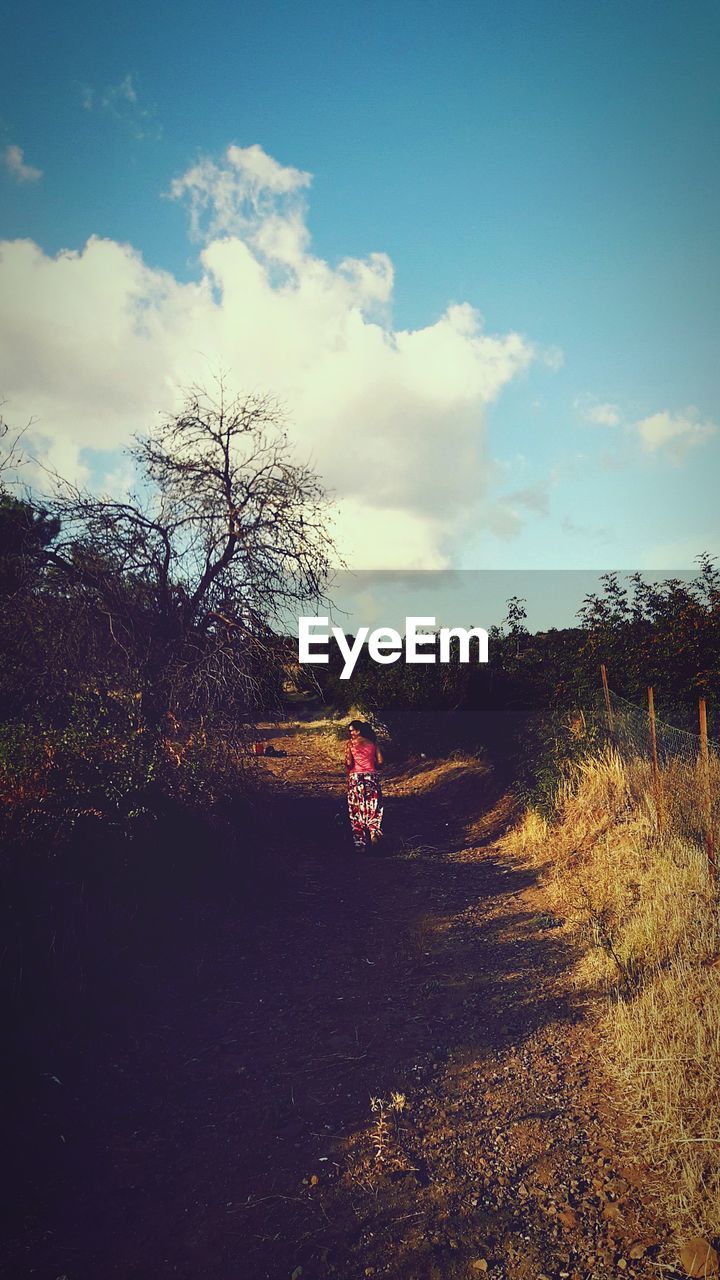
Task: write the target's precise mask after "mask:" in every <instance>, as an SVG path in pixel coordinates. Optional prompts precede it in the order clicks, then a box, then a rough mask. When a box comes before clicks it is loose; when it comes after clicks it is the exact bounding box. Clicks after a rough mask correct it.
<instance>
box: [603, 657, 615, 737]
mask: <svg viewBox="0 0 720 1280" xmlns="http://www.w3.org/2000/svg"><path fill="white" fill-rule="evenodd" d="M600 675H601V676H602V684H603V693H604V694H605V710H606V711H607V721H608V730H609V732H610V736H611V737H614V736H615V717H614V716H613V709H612V703H611V701H610V689H609V687H608V678H607V671H606V670H605V663H604V662H601V663H600Z"/></svg>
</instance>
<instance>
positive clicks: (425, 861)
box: [12, 724, 670, 1280]
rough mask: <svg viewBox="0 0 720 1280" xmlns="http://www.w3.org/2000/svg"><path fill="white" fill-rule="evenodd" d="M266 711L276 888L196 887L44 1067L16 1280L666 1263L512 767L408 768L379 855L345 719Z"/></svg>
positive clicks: (511, 1272) (390, 790)
mask: <svg viewBox="0 0 720 1280" xmlns="http://www.w3.org/2000/svg"><path fill="white" fill-rule="evenodd" d="M264 732H265V734H266V736H267V737H268V739H271V740H272V741H273V745H274V746H275V747H277V748H281V749H282V750H284V751H285V752H287V755H286V756H285V757H282V758H277V759H272V758H265V759H263V760H261V761H259V763H258V768H259V769H261V770H262V771H263V772H264V773H265V774H266V775H267V777H266V781H267V785H268V786H269V787H270V788H271V793H270V794H271V802H270V805H269V808H270V809H271V810H272V825H271V827H270V828H269V829H270V830H272V832H273V836H272V840H271V841H270V842H269V844H268V847H267V848H266V849H264V850H263V851H262V856H263V857H264V858H266V860H267V862H268V865H270V864H272V866H273V867H274V868H275V869H276V870H275V871H274V872H273V873H272V877H271V879H272V892H271V894H269V896H268V898H267V900H266V901H265V902H264V903H263V904H262V905H261V906H260V907H258V908H257V909H255V908H253V910H252V911H251V912H247V911H246V912H244V913H243V912H242V911H238V909H237V906H236V905H233V904H232V903H231V901H230V900H229V899H228V900H225V899H224V897H223V895H216V900H215V901H212V902H210V903H209V904H208V903H205V904H204V905H203V906H202V908H201V907H199V906H197V907H196V908H195V909H193V904H192V903H188V906H187V912H186V919H185V920H184V921H182V922H181V924H182V926H183V927H181V928H180V929H179V930H178V931H177V932H176V933H174V934H173V935H172V939H173V940H172V943H168V942H167V940H166V939H165V940H164V936H163V935H158V940H157V942H156V945H154V947H153V948H151V949H150V950H149V951H148V953H147V955H146V957H144V968H143V988H142V998H141V999H140V998H139V999H138V1000H137V1001H136V1002H135V1004H134V1005H133V1006H132V1010H131V1011H130V1012H127V1011H126V1013H125V1014H124V1015H123V1016H122V1017H121V1016H120V1015H119V1014H118V1017H117V1018H108V1019H107V1021H106V1023H105V1024H104V1026H103V1027H102V1028H100V1029H99V1030H98V1031H96V1032H95V1033H93V1036H92V1037H91V1038H90V1037H88V1036H87V1035H83V1033H82V1032H81V1031H80V1030H78V1032H77V1034H76V1036H75V1039H74V1041H73V1043H72V1044H70V1045H68V1046H67V1047H66V1048H65V1049H64V1050H62V1051H60V1050H59V1051H58V1059H57V1061H55V1060H53V1061H48V1062H47V1063H46V1064H45V1067H46V1071H45V1072H44V1073H43V1077H44V1078H43V1083H42V1090H43V1092H42V1099H41V1104H40V1105H39V1114H40V1115H41V1121H40V1125H39V1129H38V1124H37V1123H36V1124H35V1126H34V1128H33V1127H31V1128H30V1129H29V1130H28V1133H27V1135H26V1136H27V1142H26V1154H27V1163H28V1164H29V1165H30V1166H31V1169H30V1174H29V1176H30V1178H31V1181H33V1182H34V1196H35V1201H34V1210H33V1212H32V1213H31V1214H30V1215H29V1216H28V1217H27V1218H26V1220H25V1225H24V1228H23V1230H22V1231H20V1232H19V1233H18V1232H16V1237H15V1239H14V1240H13V1242H12V1249H13V1253H14V1260H13V1274H15V1275H21V1274H32V1275H36V1276H49V1277H52V1280H55V1278H56V1277H58V1276H64V1277H67V1280H86V1278H87V1280H95V1278H96V1277H100V1276H102V1277H103V1280H108V1278H109V1277H120V1278H122V1280H133V1278H135V1277H137V1278H141V1277H153V1278H156V1277H161V1276H177V1277H185V1278H187V1280H190V1278H191V1277H193V1278H195V1280H200V1278H205V1277H207V1278H208V1280H225V1278H226V1277H227V1278H228V1280H229V1278H230V1277H232V1278H233V1280H239V1278H240V1277H245V1278H250V1280H255V1278H256V1277H257V1278H258V1280H260V1278H262V1277H268V1278H269V1280H281V1278H287V1280H291V1278H292V1277H294V1280H319V1278H320V1277H325V1276H337V1277H341V1278H342V1280H354V1278H355V1277H366V1276H375V1277H380V1276H389V1277H398V1278H399V1280H401V1278H407V1280H410V1278H413V1280H415V1278H417V1280H432V1278H437V1280H440V1278H443V1280H445V1278H449V1277H472V1276H476V1275H479V1276H481V1275H483V1274H484V1275H488V1276H490V1277H498V1278H499V1277H507V1278H508V1280H519V1278H520V1277H535V1278H537V1280H540V1278H541V1277H543V1276H545V1277H550V1278H551V1280H556V1278H563V1280H564V1278H566V1277H571V1278H572V1280H585V1278H586V1277H593V1278H595V1277H598V1278H602V1277H606V1276H607V1277H610V1276H617V1275H619V1274H624V1275H627V1276H638V1277H640V1276H643V1277H644V1276H651V1275H652V1276H657V1275H658V1274H659V1271H658V1269H657V1259H658V1256H659V1254H660V1251H661V1247H662V1241H661V1239H660V1237H659V1235H658V1234H657V1228H656V1226H655V1225H654V1224H653V1221H652V1219H651V1217H650V1215H649V1211H648V1209H647V1207H646V1206H644V1204H643V1170H642V1168H641V1167H640V1165H639V1163H638V1162H637V1161H635V1160H633V1158H632V1155H629V1154H627V1153H624V1151H623V1146H622V1141H621V1134H622V1119H621V1117H620V1116H619V1115H618V1114H617V1112H616V1110H615V1108H614V1107H613V1105H612V1103H611V1102H610V1101H609V1100H608V1087H607V1083H606V1081H605V1079H604V1077H603V1073H602V1068H601V1065H600V1062H599V1056H600V1055H599V1052H598V1043H597V1039H596V1035H595V1032H594V1031H593V1008H592V1002H591V1000H590V998H589V997H584V996H583V995H582V994H581V993H580V992H579V991H578V989H577V988H576V987H575V986H573V982H572V968H573V963H574V957H573V954H572V953H571V951H570V950H569V948H568V945H567V943H565V942H564V941H562V940H561V939H560V936H559V934H558V931H557V930H556V929H555V928H554V925H555V923H556V922H555V921H554V920H553V919H552V917H551V916H549V915H548V914H547V908H546V906H545V904H544V899H543V891H542V887H541V883H540V881H541V875H542V868H538V867H537V866H530V865H523V864H522V863H521V862H520V861H518V860H517V859H512V858H510V856H509V855H507V854H506V853H505V852H504V850H503V846H502V841H501V835H502V832H503V830H504V829H505V828H506V827H507V825H508V823H509V822H510V821H511V819H512V806H511V802H510V800H509V799H508V797H507V796H506V795H504V794H503V791H502V788H501V786H500V785H499V783H498V782H497V780H496V779H495V777H494V775H493V771H492V769H491V767H490V766H489V765H486V764H483V763H482V762H480V761H478V760H473V759H463V758H457V759H450V760H448V761H444V762H442V763H437V762H434V763H433V762H428V761H424V760H420V761H418V762H416V764H415V765H414V766H413V767H412V768H407V769H403V770H401V769H399V768H396V769H393V768H391V769H390V770H389V771H388V775H387V777H386V781H385V786H386V792H387V814H386V828H387V839H386V846H385V847H384V848H383V851H382V853H380V854H379V855H378V856H373V857H369V856H368V857H364V858H363V857H360V856H357V855H355V854H354V853H353V852H352V848H351V844H350V839H349V829H348V828H347V817H346V812H345V807H344V779H343V777H342V772H341V765H340V762H341V747H340V744H339V742H338V739H337V734H336V732H335V730H334V729H333V727H332V726H330V725H327V724H317V725H315V726H312V725H311V726H307V725H306V726H289V725H288V726H281V727H276V728H272V727H268V728H267V729H266V730H265V731H264ZM551 856H552V851H551V850H548V857H551ZM273 877H274V878H273ZM663 1274H665V1275H668V1274H670V1270H669V1268H668V1269H666V1270H664V1272H663Z"/></svg>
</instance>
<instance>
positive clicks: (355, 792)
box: [348, 773, 383, 849]
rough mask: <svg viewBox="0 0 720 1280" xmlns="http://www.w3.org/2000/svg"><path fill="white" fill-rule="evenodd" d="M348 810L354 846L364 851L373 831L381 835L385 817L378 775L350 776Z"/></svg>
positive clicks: (353, 774)
mask: <svg viewBox="0 0 720 1280" xmlns="http://www.w3.org/2000/svg"><path fill="white" fill-rule="evenodd" d="M348 810H349V813H350V826H351V827H352V836H353V844H354V845H355V848H356V849H364V848H365V839H366V836H367V835H368V834H369V833H370V832H371V831H374V832H377V834H378V835H379V834H380V823H381V822H382V816H383V798H382V790H381V788H380V779H379V778H378V776H377V774H376V773H351V774H348Z"/></svg>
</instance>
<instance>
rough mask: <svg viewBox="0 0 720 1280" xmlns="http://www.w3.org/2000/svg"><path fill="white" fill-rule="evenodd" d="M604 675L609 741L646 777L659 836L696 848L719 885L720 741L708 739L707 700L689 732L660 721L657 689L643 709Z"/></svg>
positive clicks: (701, 705) (702, 700) (603, 670)
mask: <svg viewBox="0 0 720 1280" xmlns="http://www.w3.org/2000/svg"><path fill="white" fill-rule="evenodd" d="M602 676H603V691H604V708H603V712H604V718H605V727H606V731H607V734H608V738H609V740H610V742H611V743H612V744H613V746H614V747H615V748H616V750H617V751H618V752H619V754H620V755H621V757H622V758H623V759H624V760H626V761H627V762H628V763H629V764H631V765H632V767H633V768H634V769H635V770H636V771H637V772H639V774H640V776H641V778H642V777H643V776H644V778H645V783H646V789H647V792H648V793H649V794H650V795H651V796H652V806H653V809H654V814H655V821H656V824H657V828H658V832H659V833H662V834H664V835H668V836H670V835H677V836H680V837H681V838H683V839H684V840H686V841H687V842H688V843H689V844H691V845H692V846H693V847H695V848H696V849H697V850H698V852H699V853H700V854H701V855H702V857H703V858H704V859H705V861H706V863H707V869H708V873H709V875H710V876H711V878H712V879H713V880H714V881H716V882H717V880H718V866H717V849H718V834H719V832H720V742H717V741H715V740H713V739H711V738H709V737H708V732H707V712H706V707H705V700H704V699H703V698H700V699H699V703H698V730H699V731H698V733H697V734H695V733H688V732H686V731H685V730H683V729H677V728H675V726H674V725H671V724H668V723H667V722H666V721H664V720H661V719H659V718H658V716H657V715H656V713H655V700H654V694H653V690H652V689H651V688H649V689H648V700H647V706H644V707H643V706H639V705H638V704H637V703H634V702H629V701H628V700H627V698H622V697H621V696H620V695H619V694H617V693H615V692H614V691H613V690H612V689H610V687H609V685H608V682H607V676H606V673H605V669H604V668H602Z"/></svg>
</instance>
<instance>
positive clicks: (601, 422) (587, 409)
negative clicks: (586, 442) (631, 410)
mask: <svg viewBox="0 0 720 1280" xmlns="http://www.w3.org/2000/svg"><path fill="white" fill-rule="evenodd" d="M575 408H576V409H577V411H578V413H579V414H580V416H581V418H583V419H584V421H585V422H592V423H593V424H594V425H595V426H598V427H617V426H619V424H620V419H621V415H620V410H619V408H618V406H617V405H616V404H601V403H599V402H598V401H597V400H595V399H594V397H593V396H589V395H585V396H578V398H577V400H576V401H575Z"/></svg>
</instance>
